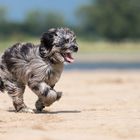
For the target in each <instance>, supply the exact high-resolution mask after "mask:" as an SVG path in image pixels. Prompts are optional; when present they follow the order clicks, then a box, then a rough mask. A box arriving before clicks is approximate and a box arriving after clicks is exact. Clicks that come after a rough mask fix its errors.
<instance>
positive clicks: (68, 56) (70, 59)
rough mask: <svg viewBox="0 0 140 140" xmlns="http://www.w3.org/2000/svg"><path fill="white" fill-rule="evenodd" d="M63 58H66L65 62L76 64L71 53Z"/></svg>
mask: <svg viewBox="0 0 140 140" xmlns="http://www.w3.org/2000/svg"><path fill="white" fill-rule="evenodd" d="M63 57H64V59H65V61H66V62H68V63H72V62H74V58H73V57H72V54H71V53H65V54H63Z"/></svg>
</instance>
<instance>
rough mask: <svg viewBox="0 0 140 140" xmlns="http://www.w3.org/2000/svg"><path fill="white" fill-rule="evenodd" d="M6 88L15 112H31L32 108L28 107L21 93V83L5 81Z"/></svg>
mask: <svg viewBox="0 0 140 140" xmlns="http://www.w3.org/2000/svg"><path fill="white" fill-rule="evenodd" d="M5 87H6V90H7V91H8V95H9V96H10V97H11V98H12V100H13V105H14V107H15V109H16V111H17V112H26V113H27V112H30V113H33V110H32V109H30V108H28V107H27V106H26V105H25V103H24V100H23V94H24V90H25V85H23V84H21V83H16V82H13V81H12V82H11V81H7V82H6V83H5Z"/></svg>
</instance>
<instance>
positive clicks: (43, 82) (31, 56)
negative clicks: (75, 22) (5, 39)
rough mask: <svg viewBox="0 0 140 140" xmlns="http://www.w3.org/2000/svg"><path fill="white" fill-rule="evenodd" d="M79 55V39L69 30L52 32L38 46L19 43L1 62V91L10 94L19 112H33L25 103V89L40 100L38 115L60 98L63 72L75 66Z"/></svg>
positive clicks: (46, 34) (8, 50)
mask: <svg viewBox="0 0 140 140" xmlns="http://www.w3.org/2000/svg"><path fill="white" fill-rule="evenodd" d="M77 51H78V46H77V43H76V36H75V34H74V32H73V31H71V30H70V29H68V28H56V29H50V30H48V31H47V32H46V33H44V34H43V35H42V37H41V42H40V44H39V45H34V44H32V43H17V44H15V45H13V46H12V47H11V48H9V49H7V50H6V51H5V52H4V53H3V55H2V56H1V59H0V90H1V91H2V92H3V91H5V90H6V91H7V92H8V94H9V96H10V97H11V98H12V100H13V105H14V107H15V109H16V111H17V112H33V110H32V109H30V108H28V107H27V106H26V105H25V103H24V100H23V93H24V90H25V85H28V86H29V88H30V89H31V90H32V91H33V92H34V93H35V94H36V95H37V96H38V100H37V101H36V103H35V106H36V109H37V111H42V110H43V108H44V107H45V106H50V105H51V104H52V103H54V102H55V101H57V100H59V99H60V98H61V95H62V93H61V92H57V91H55V90H54V86H55V84H56V83H57V82H58V80H59V78H60V76H61V73H62V71H63V67H64V62H68V63H72V62H73V61H74V59H73V58H72V53H73V52H77Z"/></svg>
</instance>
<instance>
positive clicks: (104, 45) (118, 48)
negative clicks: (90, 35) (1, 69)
mask: <svg viewBox="0 0 140 140" xmlns="http://www.w3.org/2000/svg"><path fill="white" fill-rule="evenodd" d="M16 42H32V43H35V44H38V43H39V38H28V37H27V38H26V37H25V38H20V39H19V38H17V39H16V38H14V39H9V40H1V41H0V51H1V52H2V51H3V50H4V49H5V48H8V47H10V46H12V44H14V43H16ZM77 42H78V45H79V53H106V52H116V53H118V52H119V53H140V42H122V43H111V42H94V41H83V40H78V41H77Z"/></svg>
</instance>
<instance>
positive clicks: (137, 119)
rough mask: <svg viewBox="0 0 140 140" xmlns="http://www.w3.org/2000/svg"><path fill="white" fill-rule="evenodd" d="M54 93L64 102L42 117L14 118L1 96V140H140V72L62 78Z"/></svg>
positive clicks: (28, 96)
mask: <svg viewBox="0 0 140 140" xmlns="http://www.w3.org/2000/svg"><path fill="white" fill-rule="evenodd" d="M56 89H57V90H59V91H63V92H64V94H63V97H62V99H61V100H60V101H59V102H56V103H54V104H53V105H52V106H51V107H49V108H46V109H45V111H44V112H43V113H40V114H28V113H15V112H14V110H13V108H12V103H11V99H10V98H9V97H8V95H7V94H0V140H16V139H19V140H140V71H93V72H92V71H87V72H80V71H73V72H64V73H63V75H62V78H61V80H60V81H59V83H58V84H57V86H56ZM35 101H36V96H35V94H33V93H32V92H31V91H30V90H29V89H28V88H27V89H26V93H25V102H26V104H27V105H28V106H30V107H32V108H34V102H35Z"/></svg>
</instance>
